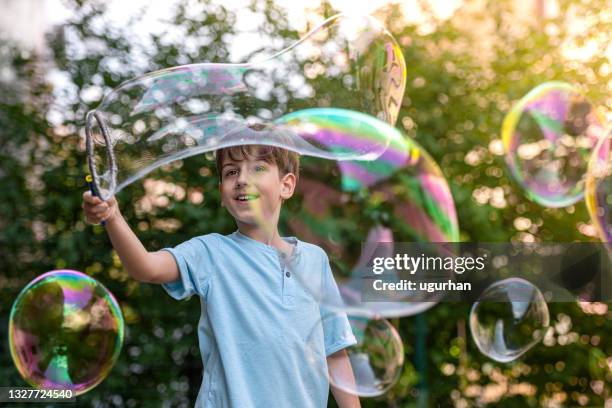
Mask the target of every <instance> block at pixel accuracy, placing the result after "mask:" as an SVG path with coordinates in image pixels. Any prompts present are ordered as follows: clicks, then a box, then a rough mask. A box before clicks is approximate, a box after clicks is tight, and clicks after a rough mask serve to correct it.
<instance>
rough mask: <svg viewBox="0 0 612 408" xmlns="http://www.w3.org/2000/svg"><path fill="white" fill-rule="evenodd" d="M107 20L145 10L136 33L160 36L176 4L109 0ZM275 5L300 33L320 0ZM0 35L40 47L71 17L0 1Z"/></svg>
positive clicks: (362, 4)
mask: <svg viewBox="0 0 612 408" xmlns="http://www.w3.org/2000/svg"><path fill="white" fill-rule="evenodd" d="M330 2H331V4H332V6H333V7H334V8H335V9H337V10H339V11H340V12H343V13H355V14H369V13H372V12H374V11H375V10H376V9H378V8H380V7H383V6H385V5H386V4H388V3H389V0H331V1H330ZM462 2H463V0H427V3H429V4H430V6H431V8H432V10H433V11H434V13H436V15H437V16H438V17H440V18H443V19H445V18H449V17H450V16H451V15H452V14H453V12H454V11H455V10H456V9H457V8H458V7H459V6H460V5H461V3H462ZM106 3H107V5H108V9H109V10H108V11H109V13H108V17H109V21H110V22H112V24H116V25H117V26H125V24H126V23H127V21H128V20H129V19H130V17H132V16H134V15H138V14H139V13H141V10H142V9H143V8H146V13H145V14H144V16H143V19H142V21H141V22H140V23H139V24H138V27H137V31H138V32H140V33H142V34H146V33H154V32H159V31H160V30H161V29H163V27H164V24H161V23H160V22H161V21H162V20H163V19H164V18H166V17H167V16H168V15H170V14H171V13H170V11H171V10H172V8H173V7H174V5H175V4H176V3H177V0H167V1H155V2H153V1H150V0H130V1H125V0H108V1H106ZM221 3H222V4H223V5H224V6H226V7H228V8H230V9H233V10H239V11H240V12H239V18H240V15H241V14H242V15H243V17H246V18H242V20H239V24H242V26H253V24H254V23H256V22H255V21H254V20H252V18H249V17H248V16H249V14H247V13H244V10H245V5H246V4H248V3H249V1H248V0H224V1H222V2H221ZM396 3H399V4H401V6H402V8H403V11H404V14H405V15H406V16H409V18H410V19H413V20H414V22H418V21H419V18H422V13H421V12H420V10H419V8H418V6H417V4H418V2H416V1H400V2H396ZM276 4H278V5H280V6H282V7H283V8H285V9H286V10H287V12H288V18H289V22H290V24H291V25H292V26H293V27H295V28H296V29H298V30H299V29H301V28H303V26H304V25H305V24H306V19H305V13H304V10H305V9H307V8H314V7H316V6H317V5H319V4H320V0H301V1H299V2H298V1H294V0H276ZM0 9H2V10H3V12H2V13H0V31H2V32H3V33H4V34H6V33H7V32H8V33H9V36H10V37H12V38H13V39H16V40H18V41H20V42H21V43H22V44H23V45H25V46H26V47H32V46H34V47H37V46H38V47H40V46H41V45H42V44H43V36H44V32H45V31H47V30H49V29H50V28H51V27H52V26H53V25H56V24H61V23H62V22H63V21H65V20H66V19H68V18H69V17H70V11H69V9H67V8H66V7H65V6H64V5H63V4H62V1H61V0H0Z"/></svg>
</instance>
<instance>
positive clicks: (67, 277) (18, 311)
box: [9, 270, 124, 395]
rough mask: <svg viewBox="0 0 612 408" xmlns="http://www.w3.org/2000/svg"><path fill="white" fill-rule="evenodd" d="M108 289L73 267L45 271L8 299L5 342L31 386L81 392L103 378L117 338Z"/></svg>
mask: <svg viewBox="0 0 612 408" xmlns="http://www.w3.org/2000/svg"><path fill="white" fill-rule="evenodd" d="M123 330H124V323H123V316H122V314H121V310H120V308H119V305H118V304H117V301H116V300H115V298H114V297H113V295H112V294H111V293H110V292H109V291H108V290H107V289H106V288H105V287H104V286H102V284H100V283H99V282H98V281H96V280H95V279H93V278H91V277H89V276H87V275H85V274H83V273H81V272H77V271H71V270H57V271H51V272H47V273H45V274H43V275H41V276H39V277H37V278H36V279H34V280H33V281H32V282H30V283H29V284H28V285H27V286H26V287H25V288H24V289H23V290H22V291H21V293H20V294H19V295H18V297H17V299H16V300H15V302H14V303H13V307H12V309H11V314H10V321H9V344H10V350H11V355H12V357H13V362H14V363H15V367H16V368H17V370H18V371H19V373H20V374H21V376H22V377H23V379H24V380H25V381H26V382H28V383H29V384H30V385H31V386H33V387H36V388H57V389H70V390H72V391H73V392H74V393H75V394H76V395H80V394H83V393H86V392H87V391H89V390H91V389H92V388H94V387H95V386H96V385H98V384H99V383H100V382H102V381H103V380H104V378H106V376H107V375H108V373H109V372H110V370H111V369H112V367H113V365H114V364H115V362H116V361H117V358H118V357H119V353H120V351H121V345H122V343H123Z"/></svg>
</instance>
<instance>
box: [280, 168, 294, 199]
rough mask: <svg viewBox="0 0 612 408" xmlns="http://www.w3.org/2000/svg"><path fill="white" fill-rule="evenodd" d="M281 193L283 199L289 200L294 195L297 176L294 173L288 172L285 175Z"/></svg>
mask: <svg viewBox="0 0 612 408" xmlns="http://www.w3.org/2000/svg"><path fill="white" fill-rule="evenodd" d="M281 183H282V188H281V194H282V198H283V200H287V199H289V198H291V196H293V191H294V190H295V184H296V177H295V174H293V173H287V174H285V175H284V176H283V180H282V182H281Z"/></svg>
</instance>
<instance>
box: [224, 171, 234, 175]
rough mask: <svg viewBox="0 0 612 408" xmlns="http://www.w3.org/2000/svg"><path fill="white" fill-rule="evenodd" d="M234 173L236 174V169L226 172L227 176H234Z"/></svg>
mask: <svg viewBox="0 0 612 408" xmlns="http://www.w3.org/2000/svg"><path fill="white" fill-rule="evenodd" d="M234 174H236V170H229V171H228V172H226V173H225V175H226V176H233V175H234Z"/></svg>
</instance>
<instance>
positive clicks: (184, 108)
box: [86, 15, 406, 199]
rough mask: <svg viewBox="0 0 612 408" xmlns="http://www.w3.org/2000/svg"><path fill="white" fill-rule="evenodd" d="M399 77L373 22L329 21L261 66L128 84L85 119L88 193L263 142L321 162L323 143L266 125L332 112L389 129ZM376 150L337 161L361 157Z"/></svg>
mask: <svg viewBox="0 0 612 408" xmlns="http://www.w3.org/2000/svg"><path fill="white" fill-rule="evenodd" d="M405 76H406V68H405V62H404V58H403V56H402V53H401V50H400V48H399V46H398V45H397V43H396V41H395V40H394V38H393V37H392V36H391V34H389V32H388V31H387V30H386V29H385V28H384V27H383V26H382V25H381V24H380V23H379V22H378V21H377V20H375V19H374V18H372V17H365V16H362V17H355V16H352V17H349V16H345V15H336V16H334V17H331V18H329V19H328V20H326V21H325V22H324V23H322V24H321V25H320V26H319V27H317V28H315V29H313V30H312V31H310V32H309V33H308V34H307V35H306V36H305V37H304V38H302V39H301V40H299V41H298V42H296V43H295V44H293V45H292V46H290V47H288V48H286V49H284V50H282V51H280V52H278V53H276V54H275V55H273V56H272V57H270V58H267V59H264V60H262V61H256V62H249V63H244V64H209V63H202V64H192V65H184V66H179V67H173V68H168V69H165V70H161V71H156V72H152V73H149V74H146V75H144V76H142V77H139V78H136V79H133V80H129V81H127V82H125V83H123V84H122V85H120V86H119V87H118V88H116V89H114V90H113V91H112V92H111V93H109V94H108V95H106V96H105V97H104V99H103V100H102V102H101V103H100V105H99V106H98V107H97V108H96V109H95V110H94V111H91V112H89V113H88V115H87V120H86V139H87V140H86V142H87V150H88V157H89V166H90V171H91V173H92V176H93V181H94V187H95V189H96V190H97V192H98V193H100V194H101V196H102V198H104V199H107V198H108V197H110V196H112V195H113V194H115V193H116V192H118V191H119V190H121V189H122V188H124V187H125V186H126V185H128V184H130V183H131V182H133V181H135V180H137V179H139V178H141V177H142V176H144V175H145V174H147V173H149V172H150V171H152V170H154V169H155V168H157V167H159V166H161V165H163V164H165V163H169V162H172V161H174V160H178V159H182V158H185V157H189V156H193V155H196V154H200V153H203V152H207V151H211V150H215V149H219V148H222V147H227V146H233V145H239V144H257V143H262V140H263V141H264V142H265V144H269V145H277V146H278V145H288V144H289V145H291V146H290V147H291V148H293V149H294V150H296V151H299V152H300V153H302V154H310V155H314V156H319V157H328V158H329V153H330V152H329V151H326V150H325V149H323V148H322V146H324V145H317V144H313V143H312V141H311V140H308V139H306V140H303V139H300V138H298V137H296V135H294V134H293V133H292V132H291V129H287V128H286V127H284V126H281V125H279V124H276V125H273V124H272V122H273V121H274V119H277V118H279V117H281V116H283V115H285V114H287V113H289V112H292V111H294V110H297V109H304V108H313V107H317V106H332V107H337V108H345V109H353V110H357V111H361V112H365V113H368V114H370V115H372V116H374V117H377V118H379V119H381V120H383V121H386V122H388V123H390V124H395V121H396V120H397V116H398V113H399V108H400V105H401V100H402V96H403V93H404V88H405ZM254 139H256V140H254ZM287 140H290V141H289V142H288V141H287ZM385 148H386V146H385V145H377V146H372V149H371V150H368V151H365V152H364V151H359V152H345V155H344V156H338V157H336V159H337V160H349V159H360V158H367V157H370V156H372V155H377V154H378V155H379V154H380V153H381V152H382V151H383V150H384V149H385Z"/></svg>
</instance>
